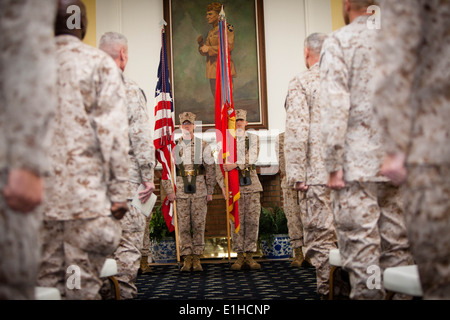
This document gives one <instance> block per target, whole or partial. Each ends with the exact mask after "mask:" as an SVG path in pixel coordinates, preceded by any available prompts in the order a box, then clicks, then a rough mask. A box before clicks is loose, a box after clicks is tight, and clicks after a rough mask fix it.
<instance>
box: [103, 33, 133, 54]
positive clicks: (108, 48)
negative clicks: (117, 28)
mask: <svg viewBox="0 0 450 320" xmlns="http://www.w3.org/2000/svg"><path fill="white" fill-rule="evenodd" d="M122 47H128V40H127V38H126V37H125V36H124V35H123V34H120V33H117V32H107V33H105V34H104V35H103V36H102V38H101V39H100V44H99V48H100V49H101V50H103V51H105V52H106V53H107V54H109V55H110V56H111V57H113V58H114V59H116V58H118V56H119V51H120V49H121V48H122Z"/></svg>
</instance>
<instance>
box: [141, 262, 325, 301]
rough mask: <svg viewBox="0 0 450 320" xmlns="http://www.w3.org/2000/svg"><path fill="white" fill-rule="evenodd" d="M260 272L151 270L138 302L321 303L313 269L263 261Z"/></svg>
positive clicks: (209, 267) (223, 267)
mask: <svg viewBox="0 0 450 320" xmlns="http://www.w3.org/2000/svg"><path fill="white" fill-rule="evenodd" d="M260 263H261V267H262V268H261V270H258V271H250V270H243V271H231V270H230V266H229V264H228V263H210V264H207V263H203V264H202V266H203V270H204V271H203V272H195V273H194V272H190V273H182V272H180V271H179V270H178V267H177V266H176V265H170V266H152V270H153V272H152V273H151V274H146V275H139V276H138V279H137V281H136V286H137V288H138V291H139V294H138V297H137V299H136V300H183V301H186V300H212V301H213V300H247V301H250V300H318V299H319V296H318V295H317V294H316V273H315V269H314V268H312V267H305V268H292V267H290V263H291V262H290V261H262V262H260Z"/></svg>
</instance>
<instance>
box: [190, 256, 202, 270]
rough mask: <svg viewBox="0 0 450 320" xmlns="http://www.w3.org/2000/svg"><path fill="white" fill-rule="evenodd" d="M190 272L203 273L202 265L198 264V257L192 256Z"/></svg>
mask: <svg viewBox="0 0 450 320" xmlns="http://www.w3.org/2000/svg"><path fill="white" fill-rule="evenodd" d="M192 270H193V271H195V272H201V271H203V268H202V264H201V263H200V256H198V255H194V260H193V266H192Z"/></svg>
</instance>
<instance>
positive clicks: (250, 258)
mask: <svg viewBox="0 0 450 320" xmlns="http://www.w3.org/2000/svg"><path fill="white" fill-rule="evenodd" d="M245 262H246V263H247V264H248V265H249V267H250V270H260V269H261V265H260V264H259V263H258V262H256V261H255V260H254V259H253V253H252V252H247V257H246V258H245Z"/></svg>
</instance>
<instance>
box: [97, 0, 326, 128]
mask: <svg viewBox="0 0 450 320" xmlns="http://www.w3.org/2000/svg"><path fill="white" fill-rule="evenodd" d="M264 12H265V31H266V58H267V61H266V65H267V92H268V114H269V129H270V130H279V131H280V132H284V130H285V118H286V115H285V111H284V102H285V98H286V93H287V86H288V84H289V81H290V80H291V79H292V78H293V77H294V76H295V75H296V74H297V73H299V72H301V71H303V70H305V66H304V59H303V42H304V39H305V37H306V36H307V35H308V34H310V33H313V32H325V33H330V32H331V31H332V21H331V7H330V1H329V0H264ZM163 16H164V15H163V1H162V0H97V41H98V40H99V39H100V37H101V36H102V35H103V34H104V33H105V32H107V31H116V32H120V33H123V34H124V35H125V36H127V38H128V40H129V51H130V52H129V55H130V59H129V64H128V67H127V70H126V74H127V75H128V76H129V77H130V78H132V79H134V80H135V81H137V82H138V83H139V84H140V85H141V87H142V88H143V89H144V91H145V93H146V94H147V98H148V101H149V109H150V115H151V117H153V112H151V111H152V108H151V106H152V101H153V97H154V91H155V87H156V76H157V70H158V64H159V53H160V50H161V33H160V22H161V20H162V19H163Z"/></svg>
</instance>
